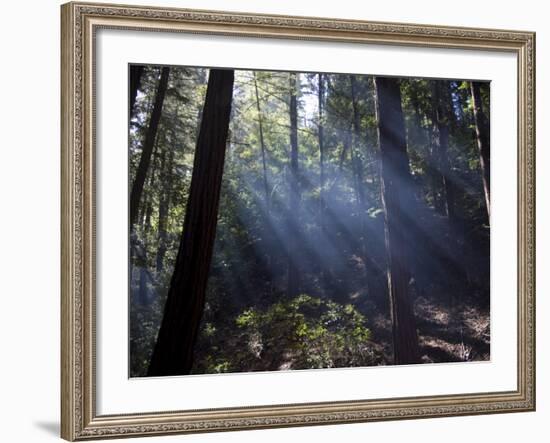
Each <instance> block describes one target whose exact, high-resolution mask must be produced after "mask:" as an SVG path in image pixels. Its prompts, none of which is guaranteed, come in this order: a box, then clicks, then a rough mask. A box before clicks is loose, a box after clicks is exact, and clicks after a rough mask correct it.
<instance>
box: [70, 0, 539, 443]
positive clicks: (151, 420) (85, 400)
mask: <svg viewBox="0 0 550 443" xmlns="http://www.w3.org/2000/svg"><path fill="white" fill-rule="evenodd" d="M99 28H112V29H127V30H147V31H161V32H187V33H204V34H217V35H228V36H254V37H268V38H284V39H305V40H317V41H331V42H357V43H377V44H390V45H411V46H421V47H430V48H462V49H477V50H488V51H506V52H511V53H514V54H516V55H517V60H518V64H517V66H518V343H517V346H518V348H517V352H518V372H517V373H518V383H517V389H516V390H515V391H510V392H490V393H478V394H461V395H443V396H427V397H414V398H392V399H384V400H377V399H375V400H362V401H341V402H323V403H303V404H291V405H279V406H258V407H246V408H223V409H204V410H192V411H179V412H173V411H159V412H151V413H146V414H123V415H104V416H98V415H97V414H96V408H95V396H96V392H95V366H94V356H95V334H94V331H95V309H94V306H95V305H94V303H95V247H96V246H95V218H94V217H95V173H94V152H95V147H94V113H95V97H94V81H95V79H94V34H95V32H96V30H97V29H99ZM61 81H62V97H61V142H62V146H61V152H62V155H61V242H62V243H61V268H62V274H61V436H62V437H63V438H65V439H67V440H70V441H74V440H86V439H97V438H109V437H128V436H145V435H159V434H174V433H193V432H207V431H226V430H237V429H259V428H273V427H283V426H302V425H319V424H336V423H351V422H366V421H376V420H394V419H406V418H426V417H441V416H459V415H471V414H489V413H499V412H516V411H533V410H534V409H535V34H534V33H533V32H523V31H504V30H492V29H472V28H457V27H443V26H431V25H416V24H402V23H400V24H396V23H379V22H364V21H355V20H340V19H327V18H309V17H308V18H306V17H290V16H281V15H277V16H268V15H258V14H248V13H227V12H219V11H199V10H186V9H169V8H156V7H142V6H139V7H134V6H127V5H107V4H91V3H78V2H77V3H67V4H64V5H62V7H61Z"/></svg>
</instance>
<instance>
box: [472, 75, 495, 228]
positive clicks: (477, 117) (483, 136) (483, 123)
mask: <svg viewBox="0 0 550 443" xmlns="http://www.w3.org/2000/svg"><path fill="white" fill-rule="evenodd" d="M470 86H471V93H472V101H473V106H474V121H475V124H476V140H477V147H478V149H479V162H480V165H481V174H482V177H483V191H484V193H485V204H486V205H487V216H488V217H489V219H490V218H491V159H490V145H489V143H490V135H489V120H488V119H487V116H486V114H485V112H484V110H483V102H482V99H481V87H482V83H480V82H471V83H470Z"/></svg>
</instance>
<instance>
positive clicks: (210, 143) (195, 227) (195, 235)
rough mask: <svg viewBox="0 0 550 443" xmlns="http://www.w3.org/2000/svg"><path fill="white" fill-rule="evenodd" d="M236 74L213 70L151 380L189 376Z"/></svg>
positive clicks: (208, 266) (201, 305)
mask: <svg viewBox="0 0 550 443" xmlns="http://www.w3.org/2000/svg"><path fill="white" fill-rule="evenodd" d="M233 81H234V71H233V70H219V69H212V70H210V76H209V79H208V87H207V91H206V98H205V102H204V111H203V116H202V121H201V127H200V132H199V137H198V140H197V148H196V152H195V160H194V164H193V175H192V179H191V188H190V191H189V199H188V202H187V208H186V212H185V221H184V225H183V232H182V235H181V240H180V245H179V249H178V255H177V258H176V264H175V268H174V273H173V275H172V280H171V282H170V288H169V290H168V296H167V299H166V305H165V307H164V316H163V319H162V323H161V326H160V330H159V334H158V338H157V342H156V344H155V348H154V350H153V355H152V357H151V362H150V364H149V369H148V375H150V376H163V375H183V374H189V373H190V372H191V369H192V366H193V348H194V346H195V342H196V339H197V334H198V331H199V326H200V321H201V317H202V313H203V310H204V302H205V295H206V284H207V280H208V273H209V269H210V263H211V260H212V253H213V248H214V238H215V235H216V223H217V216H218V204H219V199H220V189H221V183H222V175H223V166H224V159H225V150H226V143H227V137H228V132H229V119H230V114H231V102H232V94H233Z"/></svg>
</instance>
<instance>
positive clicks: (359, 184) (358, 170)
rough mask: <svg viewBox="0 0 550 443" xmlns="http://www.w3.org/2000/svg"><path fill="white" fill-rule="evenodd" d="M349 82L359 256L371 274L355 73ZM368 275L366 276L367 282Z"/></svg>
mask: <svg viewBox="0 0 550 443" xmlns="http://www.w3.org/2000/svg"><path fill="white" fill-rule="evenodd" d="M350 84H351V105H352V110H353V131H352V137H351V140H352V142H351V146H350V153H351V164H352V169H353V173H354V177H355V192H356V196H357V213H358V216H359V224H360V229H361V242H360V247H361V258H362V260H363V262H364V264H365V266H366V268H367V275H370V274H371V271H372V269H371V263H370V259H369V257H368V254H367V228H366V220H365V213H366V211H367V202H366V197H365V189H364V183H363V182H364V180H363V163H362V161H361V158H360V157H359V156H358V155H357V145H358V143H357V141H358V139H359V134H361V115H360V114H359V104H358V103H357V78H356V77H355V75H350ZM369 280H370V277H369V278H367V284H369Z"/></svg>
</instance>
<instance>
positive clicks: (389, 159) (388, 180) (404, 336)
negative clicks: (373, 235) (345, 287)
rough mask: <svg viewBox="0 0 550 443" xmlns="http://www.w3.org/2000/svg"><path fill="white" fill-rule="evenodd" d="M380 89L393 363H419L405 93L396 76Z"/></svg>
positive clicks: (379, 81) (380, 81)
mask: <svg viewBox="0 0 550 443" xmlns="http://www.w3.org/2000/svg"><path fill="white" fill-rule="evenodd" d="M375 88H376V97H377V100H376V102H377V117H378V137H379V145H380V157H381V185H382V186H381V188H382V202H383V205H384V214H385V225H386V229H385V232H386V249H387V255H388V290H389V295H390V306H391V317H392V331H393V348H394V363H395V364H410V363H418V362H419V361H420V353H419V348H418V335H417V331H416V322H415V318H414V313H413V308H412V303H411V300H410V295H409V279H410V270H409V269H410V264H409V262H410V252H411V244H410V243H411V236H410V232H409V231H408V229H407V226H408V224H409V223H410V222H411V219H412V217H411V215H412V214H411V211H412V208H413V206H414V204H413V196H412V192H411V185H412V179H411V174H410V167H409V157H408V154H407V144H406V138H405V137H406V135H405V123H404V120H403V111H402V108H401V92H400V90H399V82H398V80H397V79H394V78H381V77H376V78H375Z"/></svg>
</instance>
